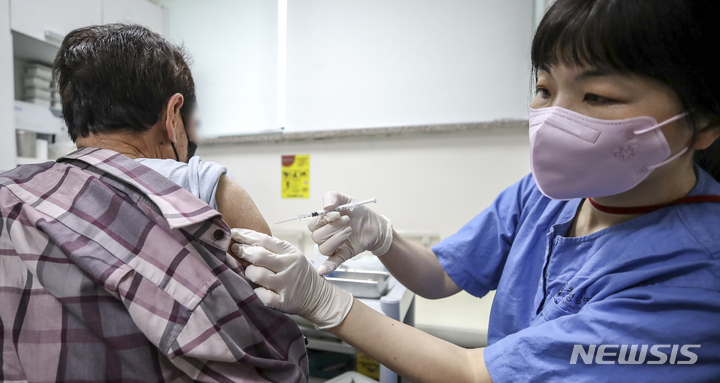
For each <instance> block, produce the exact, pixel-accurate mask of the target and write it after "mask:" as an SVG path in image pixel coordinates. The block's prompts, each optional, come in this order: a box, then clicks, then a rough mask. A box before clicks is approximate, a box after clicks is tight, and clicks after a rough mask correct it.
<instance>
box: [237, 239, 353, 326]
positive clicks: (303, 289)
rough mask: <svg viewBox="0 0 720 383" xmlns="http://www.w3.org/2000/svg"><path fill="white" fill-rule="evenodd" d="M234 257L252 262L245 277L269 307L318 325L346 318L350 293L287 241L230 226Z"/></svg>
mask: <svg viewBox="0 0 720 383" xmlns="http://www.w3.org/2000/svg"><path fill="white" fill-rule="evenodd" d="M232 239H233V240H234V241H235V242H238V243H236V244H234V245H232V246H231V249H230V250H231V251H232V252H233V254H235V255H236V256H237V257H239V258H242V259H244V260H246V261H248V262H250V263H251V265H250V266H248V267H246V268H245V277H246V278H247V279H248V280H250V281H251V282H253V283H256V284H258V285H260V286H261V287H258V288H256V289H255V293H256V294H257V296H258V297H259V298H260V300H261V301H262V302H263V303H264V304H265V305H266V306H268V307H271V308H274V309H276V310H279V311H282V312H284V313H286V314H296V315H299V316H301V317H303V318H305V319H307V320H309V321H310V322H312V323H314V324H315V327H316V328H318V329H328V328H333V327H335V326H337V325H339V324H340V323H342V321H343V320H344V319H345V317H346V316H347V314H348V312H350V308H351V307H352V305H353V296H352V294H350V293H349V292H347V291H345V290H343V289H340V288H338V287H337V286H335V285H333V284H332V283H330V282H328V281H327V280H325V278H323V277H321V276H320V275H319V274H318V273H317V271H316V270H315V268H314V267H313V266H312V264H310V261H308V259H307V258H306V257H305V255H303V253H302V252H300V250H298V249H297V248H295V247H294V246H293V245H291V244H290V243H288V242H285V241H283V240H280V239H277V238H275V237H270V236H267V235H265V234H262V233H258V232H256V231H252V230H247V229H232Z"/></svg>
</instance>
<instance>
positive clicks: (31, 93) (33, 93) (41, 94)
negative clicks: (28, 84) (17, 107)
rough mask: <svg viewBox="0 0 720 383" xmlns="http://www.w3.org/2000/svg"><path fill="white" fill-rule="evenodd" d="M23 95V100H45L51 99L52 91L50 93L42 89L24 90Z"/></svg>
mask: <svg viewBox="0 0 720 383" xmlns="http://www.w3.org/2000/svg"><path fill="white" fill-rule="evenodd" d="M23 95H24V96H25V98H28V97H35V98H43V99H47V100H51V99H52V91H50V89H43V88H25V90H24V91H23Z"/></svg>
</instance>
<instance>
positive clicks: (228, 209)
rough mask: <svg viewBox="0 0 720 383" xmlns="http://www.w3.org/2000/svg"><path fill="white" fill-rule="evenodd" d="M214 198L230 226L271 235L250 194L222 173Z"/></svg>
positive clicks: (224, 219)
mask: <svg viewBox="0 0 720 383" xmlns="http://www.w3.org/2000/svg"><path fill="white" fill-rule="evenodd" d="M215 199H216V200H217V204H218V211H220V213H222V215H223V221H225V223H227V224H228V226H230V227H238V228H243V229H250V230H255V231H259V232H261V233H265V234H267V235H272V233H271V232H270V227H269V226H268V224H267V222H265V218H263V216H262V214H260V210H258V208H257V206H255V202H254V201H253V200H252V198H251V197H250V195H249V194H248V193H247V192H246V191H245V189H243V187H242V186H240V185H239V184H238V183H237V182H235V181H233V180H232V179H231V178H230V177H228V176H227V175H225V174H223V175H222V176H221V177H220V180H219V181H218V186H217V192H216V194H215Z"/></svg>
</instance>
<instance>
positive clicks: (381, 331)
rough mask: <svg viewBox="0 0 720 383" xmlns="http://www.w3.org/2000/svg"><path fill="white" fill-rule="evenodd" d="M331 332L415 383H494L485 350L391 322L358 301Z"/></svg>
mask: <svg viewBox="0 0 720 383" xmlns="http://www.w3.org/2000/svg"><path fill="white" fill-rule="evenodd" d="M330 331H331V332H332V333H333V334H335V335H336V336H338V337H339V338H340V339H342V340H344V341H345V342H347V343H348V344H350V345H351V346H353V347H354V348H356V349H358V350H361V351H362V352H364V353H367V354H368V355H370V356H372V357H373V358H375V359H377V360H378V361H379V362H380V363H382V364H383V365H384V366H386V367H388V368H390V369H391V370H393V371H395V372H396V373H397V374H399V375H401V376H403V377H404V378H406V379H408V380H410V381H411V382H413V383H424V382H428V383H429V382H457V383H465V382H468V383H492V379H490V374H489V373H488V371H487V367H485V361H484V359H483V349H473V350H468V349H464V348H461V347H458V346H456V345H454V344H452V343H449V342H446V341H444V340H442V339H438V338H435V337H433V336H431V335H428V334H427V333H424V332H422V331H420V330H418V329H416V328H414V327H410V326H408V325H406V324H404V323H400V322H398V321H396V320H393V319H390V318H389V317H386V316H385V315H382V314H380V313H378V312H376V311H375V310H373V309H371V308H369V307H367V306H366V305H364V304H363V303H362V302H360V301H358V300H357V299H356V300H355V301H354V302H353V306H352V309H350V313H348V315H347V317H346V318H345V320H344V321H343V322H342V323H341V324H340V325H339V326H337V327H335V328H332V329H330Z"/></svg>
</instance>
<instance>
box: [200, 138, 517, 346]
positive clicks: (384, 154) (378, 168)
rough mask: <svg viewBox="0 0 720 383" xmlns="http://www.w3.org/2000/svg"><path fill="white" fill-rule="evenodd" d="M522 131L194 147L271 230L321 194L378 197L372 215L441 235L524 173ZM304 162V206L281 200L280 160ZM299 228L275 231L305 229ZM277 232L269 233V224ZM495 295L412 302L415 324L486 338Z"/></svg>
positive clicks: (317, 203) (318, 204)
mask: <svg viewBox="0 0 720 383" xmlns="http://www.w3.org/2000/svg"><path fill="white" fill-rule="evenodd" d="M529 147H530V146H529V142H528V137H527V133H526V131H521V132H518V131H505V132H503V131H495V132H470V133H453V134H425V135H402V136H393V137H374V138H362V139H336V140H324V141H305V142H288V143H276V144H257V145H237V146H210V147H203V146H202V144H201V145H200V149H199V150H198V154H199V155H200V156H201V157H202V158H203V160H211V161H216V162H219V163H221V164H224V165H225V166H227V167H228V169H229V170H230V172H231V173H232V175H233V177H234V178H235V179H236V180H237V181H238V182H239V183H240V184H242V185H243V186H244V187H245V188H246V189H247V190H248V192H249V193H250V195H251V196H252V197H253V199H254V200H255V202H256V204H257V205H258V207H259V209H260V211H261V212H262V213H263V215H264V216H265V219H266V220H267V221H268V222H269V223H271V224H272V223H274V222H277V221H280V220H283V219H287V218H291V217H293V216H295V215H297V214H299V213H304V212H307V211H311V210H317V209H319V208H322V198H323V194H324V193H325V191H328V190H338V191H341V192H344V193H347V194H350V195H351V196H354V197H356V198H358V199H360V198H363V199H364V198H369V197H372V196H375V197H377V199H378V203H377V204H375V205H373V206H372V209H374V210H376V211H377V212H380V213H382V214H385V215H386V216H388V217H389V218H390V219H391V220H392V221H393V225H394V227H395V228H396V229H399V230H406V231H407V230H410V231H423V232H427V231H432V232H437V233H439V234H440V236H441V237H443V238H444V237H447V236H449V235H451V234H453V233H455V232H456V231H457V230H458V229H459V228H460V227H462V226H463V225H464V224H465V223H466V222H468V221H469V220H470V219H471V218H472V217H474V216H475V215H476V214H478V213H479V212H480V211H481V210H482V209H483V208H484V207H486V206H487V205H488V204H490V203H491V202H492V201H493V199H494V198H495V197H496V196H497V194H498V193H500V191H502V190H503V189H505V188H506V187H508V186H510V185H511V184H513V183H515V182H516V181H518V180H519V179H520V178H521V177H523V176H524V175H525V174H527V173H528V172H529V171H530V167H529ZM283 154H309V155H310V199H281V198H280V187H281V185H280V167H281V165H280V157H281V155H283ZM305 224H306V222H303V223H297V224H292V223H291V224H286V225H288V226H285V225H283V226H281V228H287V227H296V228H304V225H305ZM271 228H274V226H271ZM491 300H492V296H490V297H486V298H485V299H482V300H478V299H476V298H473V297H471V296H470V295H468V294H466V293H461V294H458V295H456V296H454V297H451V298H447V299H443V300H439V301H428V300H424V299H418V304H417V323H418V325H420V326H423V325H425V326H428V325H429V326H453V327H458V328H462V329H468V330H471V331H474V332H479V333H484V332H486V331H487V324H488V318H489V312H490V303H491Z"/></svg>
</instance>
